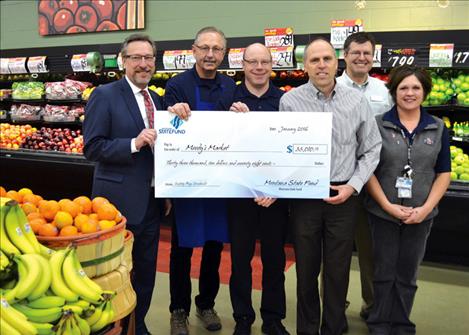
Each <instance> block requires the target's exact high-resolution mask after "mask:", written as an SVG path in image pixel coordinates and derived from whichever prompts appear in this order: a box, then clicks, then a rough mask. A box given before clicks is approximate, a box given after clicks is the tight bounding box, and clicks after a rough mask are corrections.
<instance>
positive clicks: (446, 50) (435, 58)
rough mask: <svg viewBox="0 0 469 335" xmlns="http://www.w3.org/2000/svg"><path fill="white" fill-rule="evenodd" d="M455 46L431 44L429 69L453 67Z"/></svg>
mask: <svg viewBox="0 0 469 335" xmlns="http://www.w3.org/2000/svg"><path fill="white" fill-rule="evenodd" d="M453 51H454V44H452V43H447V44H430V52H429V55H428V61H429V62H428V63H429V67H452V66H453Z"/></svg>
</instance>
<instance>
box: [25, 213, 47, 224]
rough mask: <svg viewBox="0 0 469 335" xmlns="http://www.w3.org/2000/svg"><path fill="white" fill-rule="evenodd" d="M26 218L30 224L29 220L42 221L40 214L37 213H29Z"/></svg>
mask: <svg viewBox="0 0 469 335" xmlns="http://www.w3.org/2000/svg"><path fill="white" fill-rule="evenodd" d="M26 216H27V217H28V221H29V222H31V220H34V219H43V217H42V215H41V213H39V212H32V213H29V214H28V215H26Z"/></svg>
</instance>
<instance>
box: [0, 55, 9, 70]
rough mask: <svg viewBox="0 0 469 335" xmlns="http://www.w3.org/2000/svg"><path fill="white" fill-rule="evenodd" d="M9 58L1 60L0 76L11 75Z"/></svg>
mask: <svg viewBox="0 0 469 335" xmlns="http://www.w3.org/2000/svg"><path fill="white" fill-rule="evenodd" d="M8 63H9V61H8V58H0V74H8V73H10V69H9V68H8Z"/></svg>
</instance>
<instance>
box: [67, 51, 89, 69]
mask: <svg viewBox="0 0 469 335" xmlns="http://www.w3.org/2000/svg"><path fill="white" fill-rule="evenodd" d="M70 64H71V65H72V69H73V71H74V72H90V71H91V68H90V66H89V65H88V61H87V60H86V54H77V55H73V56H72V60H71V61H70Z"/></svg>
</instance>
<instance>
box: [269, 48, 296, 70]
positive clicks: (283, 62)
mask: <svg viewBox="0 0 469 335" xmlns="http://www.w3.org/2000/svg"><path fill="white" fill-rule="evenodd" d="M270 53H271V54H272V67H274V68H279V67H280V68H283V67H293V47H276V48H270Z"/></svg>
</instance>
